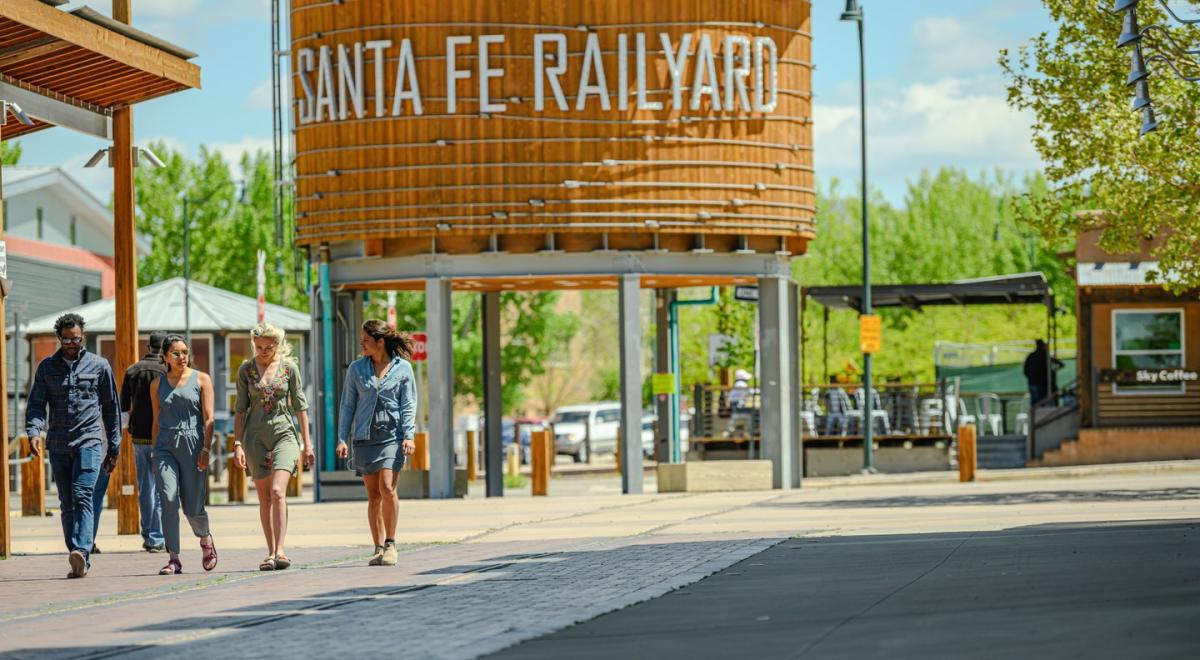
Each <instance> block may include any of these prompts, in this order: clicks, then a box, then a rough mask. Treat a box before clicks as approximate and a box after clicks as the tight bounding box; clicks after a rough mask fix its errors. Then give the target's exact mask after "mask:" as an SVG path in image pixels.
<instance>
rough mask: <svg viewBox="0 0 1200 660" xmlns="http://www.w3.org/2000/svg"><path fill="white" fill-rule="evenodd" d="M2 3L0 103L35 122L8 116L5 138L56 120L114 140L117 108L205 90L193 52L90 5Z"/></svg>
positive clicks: (28, 1) (5, 0)
mask: <svg viewBox="0 0 1200 660" xmlns="http://www.w3.org/2000/svg"><path fill="white" fill-rule="evenodd" d="M51 4H57V3H54V2H50V3H47V2H40V1H39V0H3V1H2V2H0V100H4V101H8V102H10V103H17V104H18V105H19V106H20V108H21V110H22V111H24V113H25V114H26V115H28V116H29V117H30V118H31V119H33V125H26V124H23V123H21V122H19V121H17V119H16V117H15V115H14V114H13V113H12V112H9V113H6V114H7V116H6V117H3V118H0V119H3V120H5V121H4V122H3V123H4V128H3V137H4V139H9V138H12V137H17V136H19V135H24V134H27V133H32V132H34V131H37V130H40V129H43V128H47V127H48V126H52V125H58V126H63V127H66V128H73V129H75V130H78V131H82V132H84V133H87V134H89V135H94V136H96V137H100V138H102V139H106V140H110V139H112V128H111V126H112V122H111V117H112V111H113V110H114V109H116V108H120V107H123V106H128V105H133V104H135V103H138V102H141V101H145V100H148V99H152V98H156V97H159V96H164V95H166V94H171V93H173V92H178V91H181V90H184V89H191V88H199V87H200V67H198V66H196V65H195V64H192V63H190V62H188V61H187V60H189V59H191V58H193V57H195V54H194V53H191V52H190V51H187V50H184V49H182V48H179V47H177V46H173V45H171V44H168V43H167V42H165V41H162V40H161V39H158V38H156V37H153V36H151V35H148V34H146V33H144V32H141V31H140V30H136V29H134V28H132V27H129V26H128V25H124V24H122V23H119V22H117V21H114V20H112V19H109V18H107V17H105V16H103V15H101V14H98V13H96V12H95V11H93V10H91V9H87V8H86V7H85V8H81V9H77V10H75V11H73V12H70V13H68V12H65V11H62V10H60V9H56V8H55V7H53V6H51Z"/></svg>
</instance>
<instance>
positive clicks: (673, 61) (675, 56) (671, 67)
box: [659, 32, 692, 112]
mask: <svg viewBox="0 0 1200 660" xmlns="http://www.w3.org/2000/svg"><path fill="white" fill-rule="evenodd" d="M659 39H660V40H661V41H662V47H663V54H665V55H666V56H667V72H668V73H670V74H671V103H672V109H674V110H678V111H680V112H683V73H684V71H685V70H686V69H687V59H688V55H690V54H691V49H692V35H691V34H685V35H683V38H682V39H680V40H679V50H678V51H677V52H671V35H669V34H667V33H666V32H663V33H661V34H660V35H659Z"/></svg>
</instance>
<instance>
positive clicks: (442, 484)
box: [425, 277, 455, 499]
mask: <svg viewBox="0 0 1200 660" xmlns="http://www.w3.org/2000/svg"><path fill="white" fill-rule="evenodd" d="M453 327H454V324H453V319H452V309H451V300H450V280H449V279H447V278H442V277H438V278H429V279H427V280H425V332H426V333H427V334H428V337H429V339H428V342H427V343H426V346H427V349H426V350H427V352H428V354H429V358H428V361H427V365H428V369H429V384H428V387H429V497H430V498H433V499H447V498H451V497H454V496H455V493H454V351H453V350H451V342H452V341H453Z"/></svg>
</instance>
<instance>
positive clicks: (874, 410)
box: [854, 387, 892, 435]
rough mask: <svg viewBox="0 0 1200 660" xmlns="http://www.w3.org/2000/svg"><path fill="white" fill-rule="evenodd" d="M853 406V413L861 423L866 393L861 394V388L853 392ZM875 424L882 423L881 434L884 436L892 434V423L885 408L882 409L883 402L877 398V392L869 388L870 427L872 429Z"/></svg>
mask: <svg viewBox="0 0 1200 660" xmlns="http://www.w3.org/2000/svg"><path fill="white" fill-rule="evenodd" d="M854 405H855V408H856V409H855V413H856V414H857V417H858V420H859V421H860V422H861V421H862V418H863V411H864V409H865V408H866V393H865V392H863V388H861V387H860V388H858V389H857V390H855V391H854ZM876 422H882V423H883V434H884V435H891V434H892V422H891V419H890V418H889V417H888V411H887V409H886V408H884V407H883V402H882V401H881V400H880V398H879V390H877V389H875V388H873V387H872V388H871V426H872V427H874V426H875V424H876ZM860 428H861V427H860Z"/></svg>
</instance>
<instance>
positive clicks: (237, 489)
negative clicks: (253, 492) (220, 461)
mask: <svg viewBox="0 0 1200 660" xmlns="http://www.w3.org/2000/svg"><path fill="white" fill-rule="evenodd" d="M225 444H226V448H225V451H226V452H227V453H229V454H232V453H233V434H230V435H229V437H228V438H226V439H225ZM226 472H228V473H229V503H230V504H233V503H234V502H245V501H246V490H247V488H248V486H247V484H246V471H245V470H239V469H238V468H237V466H236V465H234V464H233V462H232V459H230V463H229V469H228V470H226Z"/></svg>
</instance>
